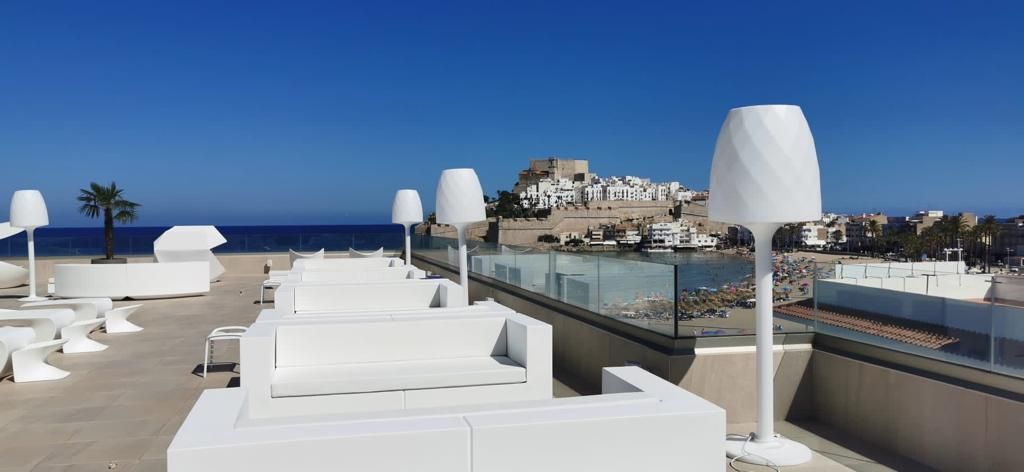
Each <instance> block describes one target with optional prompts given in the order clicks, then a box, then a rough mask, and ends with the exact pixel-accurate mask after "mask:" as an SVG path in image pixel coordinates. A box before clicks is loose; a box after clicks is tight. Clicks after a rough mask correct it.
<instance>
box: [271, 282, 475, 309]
mask: <svg viewBox="0 0 1024 472" xmlns="http://www.w3.org/2000/svg"><path fill="white" fill-rule="evenodd" d="M465 305H466V301H465V297H463V296H462V287H460V286H459V285H458V284H456V283H454V282H452V281H450V280H448V279H426V280H424V279H417V280H396V281H383V282H367V283H337V282H282V283H281V285H280V286H279V287H278V288H277V291H276V292H275V293H274V309H275V310H277V311H279V312H281V313H283V314H285V315H297V316H302V315H319V314H323V313H344V312H366V311H370V312H372V311H387V310H419V309H424V308H437V307H456V306H465Z"/></svg>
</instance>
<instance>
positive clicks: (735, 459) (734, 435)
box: [725, 433, 782, 472]
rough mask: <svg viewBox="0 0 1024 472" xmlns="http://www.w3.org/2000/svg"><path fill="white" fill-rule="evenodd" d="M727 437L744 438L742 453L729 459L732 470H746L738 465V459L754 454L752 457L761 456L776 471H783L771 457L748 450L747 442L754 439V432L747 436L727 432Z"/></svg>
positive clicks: (739, 471)
mask: <svg viewBox="0 0 1024 472" xmlns="http://www.w3.org/2000/svg"><path fill="white" fill-rule="evenodd" d="M779 437H782V436H781V435H779ZM725 438H726V439H730V438H732V439H739V438H744V441H743V448H742V449H740V452H741V454H740V455H738V456H736V457H733V458H732V459H731V460H730V461H729V468H731V469H732V470H735V471H736V472H744V471H742V470H740V469H739V467H736V461H738V460H740V459H742V458H744V457H747V456H752V457H759V458H761V459H763V460H764V461H765V463H766V464H765V465H767V466H768V467H771V469H772V470H774V471H775V472H782V471H781V469H780V468H779V466H777V465H775V463H774V462H772V461H771V459H768V458H767V457H764V456H762V455H759V454H755V453H753V452H750V451H748V450H747V444H749V443H750V441H751V440H752V439H754V433H750V434H748V435H746V436H743V435H742V434H726V435H725Z"/></svg>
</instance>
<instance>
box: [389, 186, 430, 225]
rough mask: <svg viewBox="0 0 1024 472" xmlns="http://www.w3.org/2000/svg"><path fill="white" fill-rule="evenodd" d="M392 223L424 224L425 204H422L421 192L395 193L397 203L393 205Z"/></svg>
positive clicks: (404, 190)
mask: <svg viewBox="0 0 1024 472" xmlns="http://www.w3.org/2000/svg"><path fill="white" fill-rule="evenodd" d="M391 222H392V223H396V224H400V225H411V224H415V223H421V222H423V203H421V202H420V193H419V192H417V191H415V190H412V189H402V190H399V191H398V192H396V193H395V201H394V203H392V204H391Z"/></svg>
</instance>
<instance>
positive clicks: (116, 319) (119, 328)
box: [103, 304, 144, 334]
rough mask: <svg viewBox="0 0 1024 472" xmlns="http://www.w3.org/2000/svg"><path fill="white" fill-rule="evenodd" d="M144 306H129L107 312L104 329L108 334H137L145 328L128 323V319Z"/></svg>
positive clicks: (104, 317) (104, 316)
mask: <svg viewBox="0 0 1024 472" xmlns="http://www.w3.org/2000/svg"><path fill="white" fill-rule="evenodd" d="M139 308H142V305H141V304H140V305H128V306H122V307H118V308H114V309H113V310H110V311H107V312H106V313H104V314H103V319H104V323H103V324H104V327H105V328H106V331H107V333H108V334H118V333H135V332H138V331H142V330H143V329H144V328H142V327H141V326H139V325H137V324H135V323H132V322H131V321H128V317H129V316H131V315H133V314H134V313H135V312H136V311H138V309H139Z"/></svg>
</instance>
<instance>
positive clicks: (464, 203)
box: [436, 169, 487, 225]
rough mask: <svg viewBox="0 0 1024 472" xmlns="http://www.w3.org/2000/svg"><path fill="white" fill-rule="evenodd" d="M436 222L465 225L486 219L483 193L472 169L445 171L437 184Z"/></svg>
mask: <svg viewBox="0 0 1024 472" xmlns="http://www.w3.org/2000/svg"><path fill="white" fill-rule="evenodd" d="M436 203H437V205H436V206H437V208H436V209H437V222H438V223H442V224H449V225H465V224H468V223H475V222H477V221H483V220H486V219H487V212H486V210H485V209H484V191H483V189H481V188H480V179H478V178H477V176H476V172H475V171H473V169H447V170H445V171H444V172H442V173H441V179H440V180H438V182H437V201H436Z"/></svg>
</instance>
